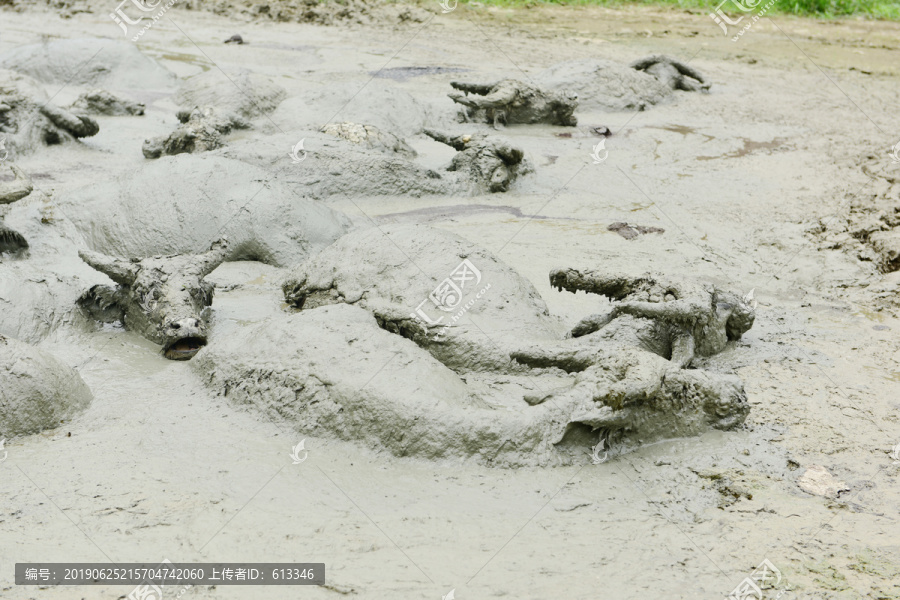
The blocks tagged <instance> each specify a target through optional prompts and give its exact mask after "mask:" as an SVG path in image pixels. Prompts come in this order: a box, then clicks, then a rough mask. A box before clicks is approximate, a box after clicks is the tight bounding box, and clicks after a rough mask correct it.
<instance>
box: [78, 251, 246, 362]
mask: <svg viewBox="0 0 900 600" xmlns="http://www.w3.org/2000/svg"><path fill="white" fill-rule="evenodd" d="M227 247H228V244H227V242H226V241H225V240H224V239H220V240H219V241H217V242H215V243H214V244H213V245H212V247H211V248H210V249H209V251H208V252H205V253H203V254H186V255H184V254H183V255H174V256H156V257H153V258H144V259H131V260H126V259H121V258H112V257H110V256H106V255H105V254H101V253H99V252H91V251H88V250H83V251H81V252H79V253H78V255H79V256H80V257H81V259H82V260H83V261H84V262H86V263H87V264H89V265H90V266H91V267H93V268H94V269H96V270H97V271H100V272H101V273H103V274H105V275H107V276H108V277H109V278H110V279H112V280H113V281H114V282H116V283H117V284H118V286H116V287H115V288H112V287H110V286H106V285H95V286H93V287H92V288H91V289H90V290H88V291H87V292H86V293H84V294H83V295H82V296H81V298H79V300H78V304H79V306H80V307H81V308H82V310H84V311H85V313H86V314H87V315H89V316H90V317H92V318H94V319H96V320H98V321H101V322H107V323H109V322H115V321H118V322H121V323H122V325H124V326H125V327H127V328H128V329H131V330H132V331H135V332H137V333H140V334H141V335H142V336H144V337H145V338H147V339H148V340H150V341H151V342H154V343H157V344H160V345H161V346H162V347H163V348H162V352H163V355H164V356H165V357H166V358H168V359H170V360H190V359H191V358H193V356H194V355H195V354H197V352H199V351H200V349H201V348H203V347H204V346H205V345H206V342H207V313H208V310H209V306H210V305H212V300H213V291H214V287H215V286H214V285H213V284H211V283H209V282H206V281H204V279H203V278H204V277H206V276H207V275H209V274H210V273H212V272H213V271H214V270H215V269H216V267H218V266H219V265H220V264H222V262H223V261H224V260H225V256H226V253H227Z"/></svg>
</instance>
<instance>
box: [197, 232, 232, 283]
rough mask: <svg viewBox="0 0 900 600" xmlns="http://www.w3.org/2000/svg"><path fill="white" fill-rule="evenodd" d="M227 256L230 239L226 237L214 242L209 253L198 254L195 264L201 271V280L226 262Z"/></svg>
mask: <svg viewBox="0 0 900 600" xmlns="http://www.w3.org/2000/svg"><path fill="white" fill-rule="evenodd" d="M227 255H228V238H226V237H224V236H223V237H220V238H219V239H218V240H216V241H215V242H213V243H212V245H211V246H210V247H209V251H207V252H204V253H203V254H198V255H197V259H196V261H195V262H194V264H195V265H196V266H197V267H199V269H200V278H201V279H202V278H204V277H206V276H207V275H209V274H210V273H212V272H213V271H215V270H216V267H218V266H219V265H221V264H222V263H223V262H225V257H226V256H227Z"/></svg>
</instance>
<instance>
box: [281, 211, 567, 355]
mask: <svg viewBox="0 0 900 600" xmlns="http://www.w3.org/2000/svg"><path fill="white" fill-rule="evenodd" d="M284 291H285V298H286V300H287V301H288V303H289V304H292V305H294V306H297V307H302V308H312V307H316V306H321V305H325V304H335V303H339V302H343V303H349V304H356V305H357V306H360V307H362V308H365V309H367V310H369V311H371V312H372V313H373V314H374V315H375V316H376V317H377V318H378V319H379V322H381V323H383V325H384V326H385V327H386V328H388V329H390V330H391V331H394V332H397V333H399V334H401V335H403V336H405V337H408V338H410V339H413V340H414V341H415V342H416V343H417V344H419V345H420V346H422V347H423V348H425V349H427V350H428V351H429V352H431V353H432V354H433V355H434V356H435V357H436V358H437V359H438V360H440V361H441V362H442V363H444V364H445V365H447V366H449V367H450V368H452V369H454V370H457V371H472V370H474V371H479V370H485V369H501V370H502V369H507V368H509V366H510V359H509V355H508V354H507V353H506V352H505V351H504V350H503V348H504V347H507V348H508V347H509V345H514V344H517V343H522V340H537V339H559V338H561V337H562V331H561V330H560V329H559V327H558V324H557V322H556V320H555V319H553V318H552V317H551V316H550V314H549V312H548V310H547V306H546V304H544V301H543V299H542V298H541V297H540V295H539V294H538V292H537V290H536V289H535V288H534V286H533V285H532V284H531V282H529V281H528V280H526V279H525V278H524V277H522V276H521V275H519V273H517V272H516V271H515V270H514V269H512V268H511V267H510V266H508V265H506V264H505V263H503V262H502V261H500V260H499V259H498V258H497V257H495V256H494V255H493V254H492V253H490V252H489V251H487V250H485V249H483V248H480V247H478V246H476V245H475V244H473V243H471V242H469V241H468V240H465V239H463V238H461V237H459V236H457V235H454V234H452V233H448V232H446V231H441V230H439V229H432V228H431V227H427V226H424V225H390V226H385V227H381V228H371V229H364V230H359V231H355V232H352V233H350V234H348V235H346V236H344V237H342V238H341V239H340V240H338V241H337V242H335V244H334V245H332V246H331V247H329V248H327V249H326V250H325V251H323V252H322V253H321V254H319V255H318V256H316V257H314V258H313V259H311V260H310V261H308V262H307V263H305V264H303V265H300V266H298V267H296V268H295V269H294V270H293V272H292V273H291V276H290V277H288V279H287V280H286V282H285V285H284ZM514 340H518V342H516V341H514Z"/></svg>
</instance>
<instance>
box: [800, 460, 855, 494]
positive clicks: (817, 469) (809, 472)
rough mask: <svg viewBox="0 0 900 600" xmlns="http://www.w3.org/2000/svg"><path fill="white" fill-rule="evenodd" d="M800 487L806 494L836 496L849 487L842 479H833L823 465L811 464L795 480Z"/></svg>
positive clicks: (847, 490) (846, 490) (848, 489)
mask: <svg viewBox="0 0 900 600" xmlns="http://www.w3.org/2000/svg"><path fill="white" fill-rule="evenodd" d="M797 484H798V485H799V486H800V489H801V490H803V491H804V492H806V493H808V494H813V495H815V496H824V497H825V498H837V497H838V496H839V495H840V493H841V492H849V491H850V487H849V486H848V485H847V484H846V483H844V482H843V481H838V480H837V479H835V477H834V475H832V474H831V473H829V472H828V470H827V469H826V468H825V467H822V466H820V465H812V466H811V467H809V468H808V469H806V471H805V472H804V473H803V475H801V476H800V479H798V480H797Z"/></svg>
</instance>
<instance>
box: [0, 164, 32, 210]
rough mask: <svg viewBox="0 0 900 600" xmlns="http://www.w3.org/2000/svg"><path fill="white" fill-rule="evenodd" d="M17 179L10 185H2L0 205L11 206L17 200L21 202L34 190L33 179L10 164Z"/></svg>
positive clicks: (0, 187)
mask: <svg viewBox="0 0 900 600" xmlns="http://www.w3.org/2000/svg"><path fill="white" fill-rule="evenodd" d="M9 168H10V169H12V172H13V174H14V175H15V176H16V178H15V179H14V180H13V181H10V182H9V183H0V204H9V203H11V202H15V201H16V200H21V199H22V198H24V197H25V196H27V195H28V194H30V193H31V192H32V190H34V184H33V183H31V178H30V177H28V175H26V174H25V171H23V170H22V169H20V168H19V167H17V166H16V165H14V164H12V163H9Z"/></svg>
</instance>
